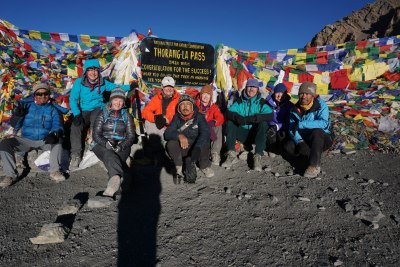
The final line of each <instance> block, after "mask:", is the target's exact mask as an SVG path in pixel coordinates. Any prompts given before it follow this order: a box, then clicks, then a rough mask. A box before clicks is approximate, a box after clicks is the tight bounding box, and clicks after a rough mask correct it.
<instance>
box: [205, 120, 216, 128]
mask: <svg viewBox="0 0 400 267" xmlns="http://www.w3.org/2000/svg"><path fill="white" fill-rule="evenodd" d="M207 123H208V126H210V128H211V127H215V120H210V121H209V122H207Z"/></svg>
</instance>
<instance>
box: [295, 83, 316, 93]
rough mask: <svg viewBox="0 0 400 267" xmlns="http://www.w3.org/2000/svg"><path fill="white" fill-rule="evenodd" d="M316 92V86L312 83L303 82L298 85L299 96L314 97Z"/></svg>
mask: <svg viewBox="0 0 400 267" xmlns="http://www.w3.org/2000/svg"><path fill="white" fill-rule="evenodd" d="M316 90H317V85H316V84H315V83H312V82H304V83H302V84H301V85H300V88H299V94H311V95H315V94H316Z"/></svg>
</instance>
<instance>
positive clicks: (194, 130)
mask: <svg viewBox="0 0 400 267" xmlns="http://www.w3.org/2000/svg"><path fill="white" fill-rule="evenodd" d="M186 123H187V125H188V126H187V127H185V129H184V130H182V128H183V126H184V125H185V124H186ZM179 134H183V135H184V136H186V138H187V139H188V141H189V146H192V145H193V146H194V147H199V148H201V149H202V147H203V146H206V145H209V143H210V127H209V126H208V124H207V121H206V119H205V117H204V115H203V114H201V113H199V112H198V111H197V109H195V110H194V115H193V117H192V119H190V120H184V119H182V117H181V115H180V114H179V113H177V114H175V116H174V118H173V119H172V121H171V123H170V124H169V125H168V127H167V129H165V133H164V138H165V140H166V141H169V140H176V141H178V140H179V138H178V135H179Z"/></svg>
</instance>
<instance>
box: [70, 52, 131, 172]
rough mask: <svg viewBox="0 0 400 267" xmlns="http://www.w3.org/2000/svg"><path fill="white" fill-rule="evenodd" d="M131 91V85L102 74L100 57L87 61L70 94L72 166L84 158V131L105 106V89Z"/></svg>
mask: <svg viewBox="0 0 400 267" xmlns="http://www.w3.org/2000/svg"><path fill="white" fill-rule="evenodd" d="M117 86H118V87H119V88H122V89H123V90H124V91H129V90H130V86H129V85H117V84H114V83H112V82H109V81H107V80H106V79H104V78H103V77H102V76H101V74H100V63H99V60H98V59H89V60H86V61H85V64H84V70H83V75H82V77H81V78H78V79H76V80H75V82H74V85H73V86H72V89H71V93H70V96H69V102H70V106H71V112H72V114H73V120H72V125H71V136H70V140H71V162H70V167H71V168H78V167H79V164H80V162H81V160H82V141H83V140H82V133H83V132H84V131H85V130H86V129H88V128H89V127H90V128H91V129H92V128H93V122H94V120H95V118H96V116H97V114H98V113H99V112H100V110H101V108H103V107H104V105H105V103H104V96H103V93H104V92H105V91H111V90H113V89H114V88H116V87H117Z"/></svg>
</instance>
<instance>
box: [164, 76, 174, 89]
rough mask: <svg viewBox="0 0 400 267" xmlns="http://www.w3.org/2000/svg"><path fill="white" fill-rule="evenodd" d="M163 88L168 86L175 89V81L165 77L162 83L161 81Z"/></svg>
mask: <svg viewBox="0 0 400 267" xmlns="http://www.w3.org/2000/svg"><path fill="white" fill-rule="evenodd" d="M161 86H162V87H166V86H171V87H175V80H174V78H172V77H170V76H165V77H164V78H163V79H162V81H161Z"/></svg>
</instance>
